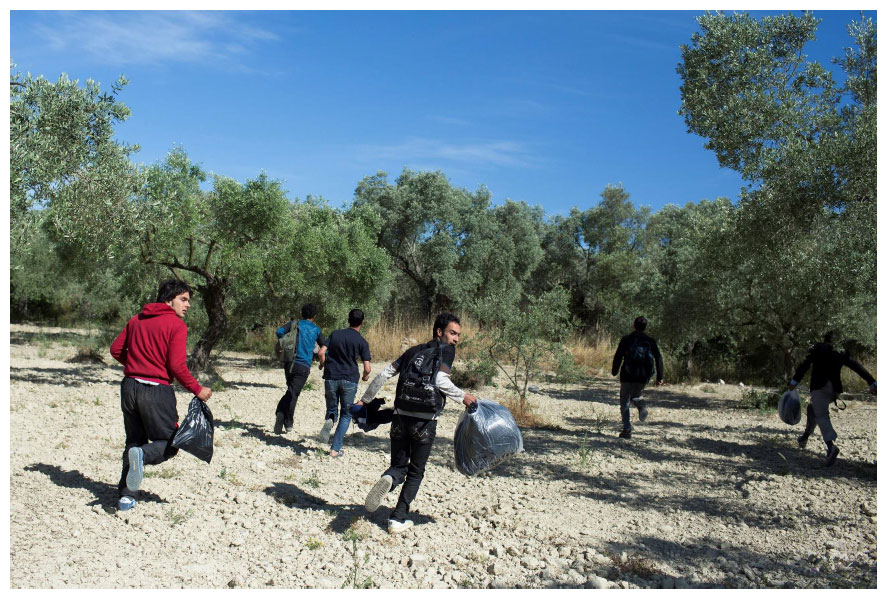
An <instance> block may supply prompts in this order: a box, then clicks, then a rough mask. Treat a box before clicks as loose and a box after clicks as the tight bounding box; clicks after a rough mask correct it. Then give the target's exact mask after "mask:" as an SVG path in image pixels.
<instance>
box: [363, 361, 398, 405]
mask: <svg viewBox="0 0 888 598" xmlns="http://www.w3.org/2000/svg"><path fill="white" fill-rule="evenodd" d="M397 373H398V362H394V363H390V364H389V365H387V366H386V368H385V369H384V370H382V371H381V372H379V373H378V374H376V377H375V378H373V382H371V383H370V384H369V386H367V390H365V391H364V395H363V396H362V397H361V403H364V404H365V405H366V404H368V403H369V402H370V401H372V400H373V399H374V398H376V393H378V392H379V390H380V389H381V388H382V386H383V385H384V384H385V383H386V382H388V380H389V378H391V377H392V376H394V375H395V374H397Z"/></svg>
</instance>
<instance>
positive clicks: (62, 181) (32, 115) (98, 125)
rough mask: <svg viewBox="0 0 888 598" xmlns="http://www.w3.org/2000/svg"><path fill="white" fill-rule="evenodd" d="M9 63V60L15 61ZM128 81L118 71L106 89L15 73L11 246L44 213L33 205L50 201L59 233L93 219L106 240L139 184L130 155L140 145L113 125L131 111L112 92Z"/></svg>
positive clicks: (21, 242) (122, 220)
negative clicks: (126, 141) (118, 136)
mask: <svg viewBox="0 0 888 598" xmlns="http://www.w3.org/2000/svg"><path fill="white" fill-rule="evenodd" d="M13 68H14V65H13ZM126 85H127V81H126V79H124V78H123V77H121V78H119V79H118V80H117V81H116V82H115V83H114V84H113V85H112V87H111V91H110V92H103V91H102V90H101V88H100V86H99V84H98V83H96V82H95V81H93V80H91V79H90V80H87V81H86V83H85V84H84V85H80V83H79V81H77V80H73V81H72V80H70V79H69V78H68V77H67V76H66V75H64V74H63V75H62V76H61V77H59V79H58V81H56V82H50V81H48V80H47V79H44V78H43V77H36V78H35V77H33V76H31V75H30V74H28V75H22V74H21V73H14V74H11V75H10V87H9V117H10V118H9V126H10V130H9V141H10V145H9V148H10V164H9V166H10V177H9V179H10V195H9V197H10V224H11V227H10V232H11V233H12V234H11V238H10V240H11V241H12V243H11V248H12V250H13V252H15V251H17V250H18V249H20V248H22V247H24V246H26V245H27V242H28V240H29V239H30V236H31V235H32V234H33V231H34V229H35V226H36V225H37V224H38V223H39V221H40V220H41V219H42V215H40V216H37V215H35V214H33V213H32V208H34V207H41V208H49V209H50V211H49V212H48V215H49V218H50V219H51V220H52V221H53V222H54V223H55V225H56V226H58V227H59V229H60V231H61V232H62V235H63V237H64V235H65V234H67V232H68V231H71V230H76V229H77V228H78V227H79V225H80V224H81V223H83V222H84V221H86V220H88V219H95V220H98V221H100V222H102V223H103V225H104V227H105V228H104V230H103V231H102V230H97V229H95V230H94V232H95V233H96V235H97V238H96V239H95V240H96V241H97V242H99V241H101V240H104V241H107V240H108V239H109V238H110V236H111V235H112V234H113V232H114V231H116V230H117V227H119V226H125V225H126V215H125V214H121V213H119V212H118V211H117V210H116V209H115V207H116V206H117V205H118V204H119V203H120V202H121V201H124V200H125V199H126V197H127V195H128V193H129V192H131V190H132V189H134V188H135V187H137V186H138V184H139V176H138V173H137V172H136V171H135V169H134V168H133V167H132V165H131V164H130V163H129V160H128V156H129V154H131V153H132V152H134V151H137V150H138V147H137V146H127V145H123V144H120V143H118V142H117V141H116V140H115V139H114V138H113V133H114V131H113V126H114V124H115V123H116V122H122V121H124V120H126V118H127V117H128V116H129V109H128V108H127V107H126V106H125V105H124V104H123V103H122V102H120V101H119V100H118V99H117V96H118V94H119V93H120V92H121V91H122V89H123V88H124V87H125V86H126Z"/></svg>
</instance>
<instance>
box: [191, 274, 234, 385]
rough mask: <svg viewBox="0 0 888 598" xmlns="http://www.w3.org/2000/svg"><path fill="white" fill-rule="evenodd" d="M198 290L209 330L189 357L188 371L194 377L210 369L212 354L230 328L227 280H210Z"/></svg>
mask: <svg viewBox="0 0 888 598" xmlns="http://www.w3.org/2000/svg"><path fill="white" fill-rule="evenodd" d="M197 290H198V291H199V292H200V295H201V297H202V298H203V303H204V309H205V310H206V312H207V329H206V330H204V333H203V335H202V336H201V337H200V339H198V341H197V343H196V344H195V345H194V349H193V350H192V351H191V355H190V356H189V357H188V369H189V370H191V373H192V374H194V375H197V374H198V373H199V372H204V371H207V370H208V369H209V366H210V352H211V351H212V350H213V347H215V346H216V343H218V342H219V339H220V338H222V335H223V334H225V330H226V329H227V328H228V317H227V316H226V315H225V292H226V290H227V284H226V281H225V279H223V278H220V277H212V278H209V279H208V280H207V284H206V285H198V287H197Z"/></svg>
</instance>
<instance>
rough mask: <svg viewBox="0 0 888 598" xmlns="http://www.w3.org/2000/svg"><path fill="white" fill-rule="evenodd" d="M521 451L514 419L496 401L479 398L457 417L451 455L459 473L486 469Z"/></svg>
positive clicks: (519, 434) (477, 471)
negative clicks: (457, 421)
mask: <svg viewBox="0 0 888 598" xmlns="http://www.w3.org/2000/svg"><path fill="white" fill-rule="evenodd" d="M523 450H524V441H523V440H522V439H521V431H520V430H519V429H518V425H517V424H516V423H515V418H514V417H512V414H511V413H510V412H509V410H508V409H507V408H505V407H503V406H502V405H500V404H499V403H495V402H493V401H488V400H487V399H478V401H477V402H476V403H475V405H474V406H473V407H470V408H468V409H466V410H465V411H464V412H463V413H462V415H460V416H459V423H457V424H456V432H454V434H453V458H454V460H455V461H456V468H457V469H458V470H459V471H460V473H464V474H465V475H475V474H477V473H480V472H482V471H486V470H488V469H490V468H492V467H494V466H495V465H497V464H498V463H500V462H502V461H503V460H505V459H507V458H508V457H510V456H512V455H514V454H516V453H520V452H521V451H523Z"/></svg>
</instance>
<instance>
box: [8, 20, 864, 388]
mask: <svg viewBox="0 0 888 598" xmlns="http://www.w3.org/2000/svg"><path fill="white" fill-rule="evenodd" d="M698 22H699V26H700V33H698V34H695V35H694V36H693V38H692V39H691V40H689V43H688V44H686V45H684V46H682V60H681V62H680V63H679V64H678V66H677V73H678V75H679V78H680V83H681V87H680V93H681V109H680V111H679V114H680V116H681V117H683V118H684V120H685V123H686V125H687V129H688V133H690V134H694V135H697V136H699V137H701V138H702V139H703V140H704V142H705V147H706V148H707V149H709V150H711V151H713V152H715V154H716V155H717V157H718V160H719V163H720V164H721V165H722V166H723V167H726V168H731V169H734V170H736V171H738V172H740V173H741V174H742V176H743V177H744V179H745V181H746V182H747V186H745V187H744V188H743V189H742V191H741V193H740V200H739V201H738V202H736V203H732V202H731V201H729V200H727V199H716V200H714V201H699V200H698V198H688V202H687V203H686V204H685V205H684V206H676V205H668V206H666V207H664V208H662V209H660V210H658V211H657V212H651V210H650V209H649V208H646V207H644V206H638V205H635V204H634V203H633V202H632V201H631V191H632V190H631V188H624V187H623V186H621V185H608V186H607V187H605V188H604V189H602V190H601V191H600V195H599V196H598V197H597V198H590V202H589V205H588V206H581V207H575V208H573V209H572V210H571V212H570V214H569V215H567V216H561V215H547V214H546V213H545V212H544V211H543V210H542V209H541V208H540V207H538V206H530V205H527V204H525V203H523V202H515V201H509V200H507V201H505V202H504V203H502V204H499V205H494V204H493V202H492V201H491V195H490V193H489V191H488V190H487V189H486V188H485V187H484V186H483V185H482V186H480V187H478V188H477V189H475V190H468V189H463V188H457V187H455V186H453V185H452V184H451V183H450V181H449V180H448V178H447V176H446V174H445V173H443V172H416V171H412V170H409V169H405V170H404V171H403V172H401V173H400V174H398V175H397V177H394V176H390V175H389V174H387V173H384V172H377V173H373V174H368V176H366V177H365V178H364V179H362V180H361V181H357V182H356V188H355V193H354V197H353V199H352V201H351V202H350V203H349V204H348V205H347V206H345V207H343V208H334V207H331V206H330V205H328V204H327V203H326V202H325V201H324V200H323V198H320V197H316V196H307V197H305V198H304V199H301V198H300V199H291V198H288V197H287V195H286V192H285V191H284V190H283V189H282V187H281V184H280V182H278V181H274V180H270V179H269V178H268V177H267V176H266V175H265V174H263V173H257V175H256V177H255V178H253V179H250V180H247V181H244V182H240V181H236V180H233V179H230V178H227V177H224V176H219V175H217V176H214V177H213V178H212V180H207V178H208V177H207V174H206V173H205V172H204V170H203V168H202V167H201V166H200V164H199V163H198V162H196V161H194V160H193V158H192V157H190V156H188V154H187V153H186V151H185V149H183V148H178V147H177V148H173V149H172V150H171V151H170V152H169V154H168V156H167V157H166V159H165V160H163V161H162V162H160V163H156V164H152V165H148V166H145V167H139V166H136V165H135V164H134V163H133V162H132V161H131V157H132V155H133V154H134V153H135V152H137V151H138V147H137V146H130V145H126V144H124V143H121V142H119V141H117V140H116V139H115V136H114V126H115V124H116V123H119V122H122V121H124V120H125V119H126V118H127V117H128V116H129V109H128V108H127V107H126V105H125V104H124V102H123V98H124V96H125V87H126V83H127V82H126V80H125V79H123V78H121V79H120V80H119V81H117V82H116V83H115V84H114V85H112V86H111V88H110V90H103V89H101V88H100V86H99V85H98V84H96V83H94V82H92V81H87V82H86V83H85V84H80V83H79V82H78V81H72V80H69V79H68V78H67V77H66V76H64V75H62V76H61V77H60V78H59V79H58V80H56V81H50V80H48V79H45V78H43V77H34V76H32V75H30V74H27V75H24V74H22V73H19V72H14V68H13V70H12V71H11V76H10V283H11V284H10V305H11V318H12V320H13V321H23V320H38V321H51V322H88V323H90V324H91V325H95V326H97V327H104V328H107V329H113V328H116V327H119V326H121V325H122V324H123V323H124V322H125V320H126V319H127V318H128V317H129V316H131V315H132V314H133V313H134V312H135V311H136V310H137V309H138V308H139V306H140V305H141V304H143V303H146V302H149V301H151V300H153V298H154V297H153V294H154V292H155V291H156V288H157V284H158V281H160V280H162V279H164V278H168V277H171V276H175V277H179V278H182V279H184V280H186V281H187V282H188V283H189V284H191V285H192V286H193V288H195V289H196V291H197V295H196V297H195V306H196V309H193V310H192V312H190V313H189V321H188V323H189V326H190V327H191V330H192V332H191V335H190V336H193V337H195V338H196V339H197V342H196V343H194V346H193V349H192V353H191V357H190V364H191V365H192V367H195V368H197V369H198V370H200V369H202V368H205V367H207V366H209V364H210V363H211V360H212V355H213V352H214V351H218V350H219V349H221V348H224V347H226V346H229V345H231V344H232V343H235V342H237V339H239V338H242V337H243V334H244V332H245V331H250V330H257V329H261V328H263V327H270V326H276V325H278V324H279V323H280V322H282V321H284V320H285V319H288V318H290V317H292V316H293V315H294V314H295V312H296V310H297V309H298V306H299V305H301V304H302V303H304V302H308V301H311V302H314V303H316V304H317V305H318V306H319V308H320V313H319V315H318V320H317V321H318V322H319V324H321V325H322V326H323V327H324V329H325V330H328V329H329V328H330V327H331V326H334V325H335V326H337V327H339V326H342V325H343V314H345V313H346V312H347V311H348V309H350V308H351V307H355V306H360V307H361V308H363V309H364V310H365V311H366V312H367V314H368V317H369V321H370V322H371V323H372V322H377V321H380V320H406V321H426V320H427V319H429V318H430V317H433V316H434V314H435V313H436V312H438V311H439V310H444V309H447V310H453V311H455V312H457V313H459V314H461V315H466V316H470V317H473V318H475V319H476V321H478V322H479V323H480V325H481V326H482V327H483V326H488V327H494V328H496V327H502V326H503V325H504V324H503V320H508V319H509V318H510V317H512V315H514V314H521V313H525V312H527V311H528V310H530V309H531V307H533V306H535V305H539V304H540V302H541V301H543V299H545V302H547V303H546V304H547V305H550V308H547V311H548V313H550V314H551V313H555V312H557V313H559V314H561V315H563V317H559V318H558V319H557V320H552V319H551V318H550V319H549V323H548V324H547V325H546V326H541V327H540V329H539V330H535V331H531V332H529V333H528V334H531V335H536V337H540V338H545V339H546V340H550V341H557V340H559V339H563V338H564V337H565V335H567V334H578V335H583V336H585V337H587V338H589V339H591V340H600V339H605V340H609V339H614V338H616V337H618V336H619V335H621V334H625V333H626V332H627V331H628V329H629V327H630V326H631V322H632V319H633V318H634V317H635V316H637V315H644V316H646V317H647V318H648V319H649V321H650V322H651V326H650V327H651V331H652V334H653V335H654V336H655V337H656V338H657V339H658V340H659V342H660V344H661V346H662V348H663V349H664V351H665V352H666V353H668V354H669V355H670V356H671V357H672V358H673V359H674V360H675V362H676V363H680V364H681V368H680V369H681V370H682V371H677V372H671V373H670V377H671V378H673V379H678V378H681V377H683V376H703V377H713V376H714V377H719V376H724V377H726V376H729V375H738V376H739V375H741V374H743V375H745V376H753V377H754V378H755V379H758V380H762V381H770V382H772V383H776V382H777V381H779V380H782V379H784V378H785V377H786V376H787V374H788V373H791V371H792V369H793V368H794V366H795V364H796V363H797V361H798V360H799V359H800V358H801V357H802V356H803V355H804V352H805V350H806V349H807V347H808V345H810V344H811V343H813V342H815V341H817V340H818V339H819V338H820V336H821V335H822V334H823V333H824V331H826V330H829V329H832V330H836V331H838V332H839V337H840V338H841V339H842V340H841V341H840V343H839V344H840V345H841V346H843V347H845V348H847V349H850V350H851V351H852V352H854V353H857V354H862V355H866V356H869V357H874V355H875V350H876V326H875V324H876V26H875V23H873V22H872V20H870V19H865V18H864V19H862V20H861V21H859V22H852V23H850V24H849V28H848V29H849V38H848V40H849V41H848V47H847V48H837V49H836V58H835V60H834V65H832V66H830V65H822V64H818V63H816V62H812V61H810V60H808V59H807V58H806V56H805V54H804V47H805V44H806V43H808V42H810V41H811V40H813V39H814V37H815V35H816V30H817V19H815V18H814V17H813V16H811V15H808V14H806V15H802V16H792V15H784V16H777V17H768V18H762V19H754V18H752V17H750V16H748V15H745V14H732V15H726V14H721V13H707V14H706V15H704V16H702V17H699V19H698ZM725 193H726V194H734V193H736V190H735V189H726V190H725ZM491 314H498V317H494V316H493V315H491ZM553 322H554V323H553Z"/></svg>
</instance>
